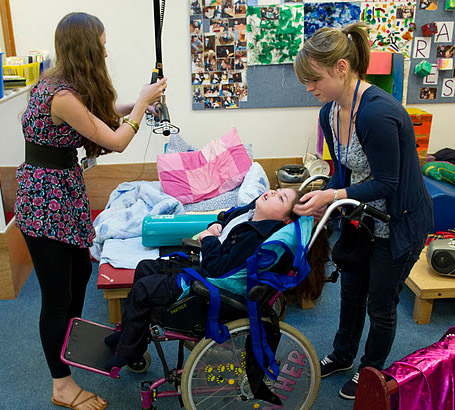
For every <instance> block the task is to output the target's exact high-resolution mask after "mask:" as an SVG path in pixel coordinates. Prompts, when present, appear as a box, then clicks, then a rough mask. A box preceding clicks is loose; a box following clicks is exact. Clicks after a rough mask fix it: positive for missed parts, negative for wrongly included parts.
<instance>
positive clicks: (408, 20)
mask: <svg viewBox="0 0 455 410" xmlns="http://www.w3.org/2000/svg"><path fill="white" fill-rule="evenodd" d="M426 1H427V0H417V2H416V0H408V1H381V0H370V1H323V0H305V1H302V0H301V1H298V0H189V3H190V32H191V73H192V74H191V84H192V107H193V109H194V110H203V109H235V108H275V107H308V106H320V103H319V101H318V99H317V98H315V97H314V96H313V95H312V94H311V93H307V92H306V88H305V86H304V85H303V84H301V83H300V82H299V81H298V79H297V77H296V75H295V73H294V67H293V64H292V62H293V61H294V59H295V56H296V55H297V53H298V50H299V49H300V48H301V46H302V44H303V42H304V41H305V39H307V38H309V37H311V35H313V34H314V32H315V31H316V30H317V29H319V28H321V27H325V26H328V27H339V28H341V27H343V26H345V25H346V24H349V23H353V22H356V21H359V20H361V21H364V22H365V23H366V24H367V25H368V27H369V33H370V39H371V41H372V49H375V50H382V51H389V52H393V53H400V54H402V55H403V56H404V58H405V59H410V57H411V49H412V44H413V37H414V33H418V28H419V26H418V23H417V25H416V19H417V20H418V19H421V18H422V14H423V15H425V14H426V13H428V12H429V11H426V10H425V11H423V9H422V10H418V6H419V4H420V3H422V2H426ZM428 1H429V2H433V3H434V2H437V1H438V0H428ZM445 1H446V0H439V3H441V4H442V6H441V5H440V6H441V7H440V8H441V9H444V4H443V3H445ZM440 8H437V10H436V11H435V13H440V14H441V17H439V16H438V18H441V19H442V18H443V16H444V19H445V20H447V18H448V17H450V16H451V14H450V12H443V11H442V12H441V11H440ZM447 13H449V14H448V15H446V14H447ZM452 13H453V12H452ZM452 19H453V17H452ZM418 21H420V20H418ZM416 27H417V30H416V31H415V28H416ZM452 31H453V30H452ZM413 63H414V62H413ZM412 80H413V81H414V80H415V78H412ZM411 88H413V85H412V86H411V85H410V87H408V89H411ZM409 97H410V96H409V94H408V99H409ZM411 100H412V96H411ZM408 102H411V101H409V100H408ZM419 102H420V101H419ZM445 102H449V101H445Z"/></svg>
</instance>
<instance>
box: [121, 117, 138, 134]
mask: <svg viewBox="0 0 455 410" xmlns="http://www.w3.org/2000/svg"><path fill="white" fill-rule="evenodd" d="M123 124H128V125H129V126H130V127H131V128H132V129H133V130H134V133H135V134H136V133H137V132H138V131H139V124H138V123H137V122H136V121H134V120H132V119H131V118H128V117H124V118H123Z"/></svg>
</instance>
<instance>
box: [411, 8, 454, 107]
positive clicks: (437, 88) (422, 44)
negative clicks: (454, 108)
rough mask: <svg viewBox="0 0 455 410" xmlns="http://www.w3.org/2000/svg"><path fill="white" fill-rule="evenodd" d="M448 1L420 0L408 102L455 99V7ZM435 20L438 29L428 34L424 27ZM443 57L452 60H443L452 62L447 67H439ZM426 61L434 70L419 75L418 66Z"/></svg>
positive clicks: (422, 102) (437, 101)
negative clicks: (447, 4)
mask: <svg viewBox="0 0 455 410" xmlns="http://www.w3.org/2000/svg"><path fill="white" fill-rule="evenodd" d="M445 4H446V0H429V1H423V0H418V5H417V7H418V9H417V14H416V22H415V23H416V27H417V28H416V31H415V35H414V44H413V49H412V55H411V67H410V72H409V79H408V94H407V103H408V104H426V103H429V104H431V103H454V102H455V71H454V66H453V63H454V42H455V39H454V25H455V10H453V11H449V10H446V9H445ZM431 23H436V28H435V29H436V30H437V31H436V32H435V33H431V32H428V33H427V34H430V36H427V37H424V36H423V34H424V33H423V31H422V26H424V25H427V24H431ZM435 29H434V28H433V29H432V31H435ZM441 58H444V59H445V60H448V61H444V62H443V63H444V64H448V67H446V68H447V69H438V59H441ZM423 61H426V62H428V63H430V64H431V72H430V74H428V75H427V76H425V77H421V76H419V75H417V74H415V69H416V66H417V65H418V64H419V63H421V62H423ZM440 64H441V63H440ZM440 68H444V66H443V65H442V66H441V67H440Z"/></svg>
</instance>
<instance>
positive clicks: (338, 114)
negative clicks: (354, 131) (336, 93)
mask: <svg viewBox="0 0 455 410" xmlns="http://www.w3.org/2000/svg"><path fill="white" fill-rule="evenodd" d="M359 86H360V80H358V81H357V85H356V87H355V91H354V98H353V99H352V108H351V116H350V118H349V133H348V143H347V145H346V160H345V163H344V172H343V170H342V167H341V154H340V110H339V109H338V112H337V136H336V137H337V143H338V171H339V173H340V180H341V188H344V183H345V176H346V168H347V166H348V151H349V142H350V141H351V126H352V118H353V116H354V106H355V102H356V100H357V93H358V91H359Z"/></svg>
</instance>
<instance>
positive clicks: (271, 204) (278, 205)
mask: <svg viewBox="0 0 455 410" xmlns="http://www.w3.org/2000/svg"><path fill="white" fill-rule="evenodd" d="M296 198H297V193H296V192H295V191H294V190H293V189H290V188H284V189H278V190H277V191H274V190H270V191H268V192H265V193H263V194H262V195H261V196H260V197H259V198H258V199H257V200H256V205H255V215H254V220H259V221H260V220H265V219H273V220H276V221H284V222H287V221H288V219H289V213H290V211H291V209H292V207H293V206H294V202H295V199H296Z"/></svg>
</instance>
